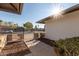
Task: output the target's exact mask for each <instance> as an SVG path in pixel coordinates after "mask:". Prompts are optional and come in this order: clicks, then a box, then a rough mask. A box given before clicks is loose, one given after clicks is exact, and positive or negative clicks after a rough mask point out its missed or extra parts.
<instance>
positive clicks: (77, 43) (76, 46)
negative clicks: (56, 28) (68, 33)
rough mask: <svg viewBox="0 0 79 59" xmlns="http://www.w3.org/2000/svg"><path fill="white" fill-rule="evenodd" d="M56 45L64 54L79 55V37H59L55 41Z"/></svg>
mask: <svg viewBox="0 0 79 59" xmlns="http://www.w3.org/2000/svg"><path fill="white" fill-rule="evenodd" d="M56 45H57V47H58V48H59V49H61V50H62V51H63V53H62V55H65V56H78V55H79V37H72V38H66V39H60V40H58V41H56Z"/></svg>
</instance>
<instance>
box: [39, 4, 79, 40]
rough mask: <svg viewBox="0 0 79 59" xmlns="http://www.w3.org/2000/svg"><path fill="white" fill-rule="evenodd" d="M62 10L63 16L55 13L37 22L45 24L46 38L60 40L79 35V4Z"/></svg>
mask: <svg viewBox="0 0 79 59" xmlns="http://www.w3.org/2000/svg"><path fill="white" fill-rule="evenodd" d="M62 12H63V13H62V17H59V18H54V15H53V16H49V17H47V18H44V19H42V20H40V21H38V22H37V23H43V24H45V32H46V34H45V38H48V39H50V40H59V39H64V38H71V37H75V36H79V4H77V5H75V6H72V7H70V8H68V9H66V10H63V11H62Z"/></svg>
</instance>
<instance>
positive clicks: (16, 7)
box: [0, 3, 23, 14]
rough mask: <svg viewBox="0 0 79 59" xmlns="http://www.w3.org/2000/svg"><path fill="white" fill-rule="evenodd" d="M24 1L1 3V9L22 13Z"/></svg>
mask: <svg viewBox="0 0 79 59" xmlns="http://www.w3.org/2000/svg"><path fill="white" fill-rule="evenodd" d="M22 8H23V3H0V11H6V12H12V13H16V14H21V12H22Z"/></svg>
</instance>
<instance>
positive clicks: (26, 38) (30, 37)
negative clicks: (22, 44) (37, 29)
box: [24, 32, 34, 41]
mask: <svg viewBox="0 0 79 59" xmlns="http://www.w3.org/2000/svg"><path fill="white" fill-rule="evenodd" d="M33 39H34V33H32V32H31V33H25V34H24V41H30V40H33Z"/></svg>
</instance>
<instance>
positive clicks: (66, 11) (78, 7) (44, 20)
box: [36, 4, 79, 24]
mask: <svg viewBox="0 0 79 59" xmlns="http://www.w3.org/2000/svg"><path fill="white" fill-rule="evenodd" d="M77 10H79V4H77V5H74V6H72V7H70V8H68V9H66V10H63V11H62V12H63V14H62V15H66V14H69V13H72V12H74V11H77ZM53 17H54V15H51V16H48V17H46V18H44V19H41V20H39V21H37V22H36V23H42V24H45V22H46V21H48V20H49V19H53Z"/></svg>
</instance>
